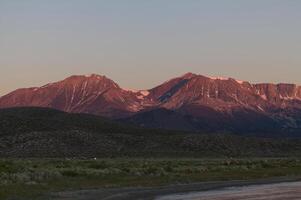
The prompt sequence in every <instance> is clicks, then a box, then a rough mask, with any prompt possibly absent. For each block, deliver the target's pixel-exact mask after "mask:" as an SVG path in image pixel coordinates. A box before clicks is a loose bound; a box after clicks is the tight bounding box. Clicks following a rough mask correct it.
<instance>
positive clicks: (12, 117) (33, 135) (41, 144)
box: [0, 108, 301, 158]
mask: <svg viewBox="0 0 301 200" xmlns="http://www.w3.org/2000/svg"><path fill="white" fill-rule="evenodd" d="M294 155H301V140H299V139H281V140H279V139H272V138H269V139H265V138H255V137H242V136H236V135H227V134H217V133H216V134H202V133H187V132H176V131H167V130H159V129H158V130H154V129H142V128H136V127H133V126H128V125H122V124H119V123H116V122H112V121H110V120H107V119H104V118H102V117H98V116H93V115H87V114H70V113H65V112H61V111H57V110H52V109H46V108H12V109H2V110H0V156H1V157H83V158H85V157H124V156H126V157H167V156H169V157H246V156H256V157H260V156H265V157H266V156H294Z"/></svg>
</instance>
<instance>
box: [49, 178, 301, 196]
mask: <svg viewBox="0 0 301 200" xmlns="http://www.w3.org/2000/svg"><path fill="white" fill-rule="evenodd" d="M300 180H301V178H300V177H298V178H290V177H281V178H272V179H261V180H252V181H218V182H202V183H194V184H183V185H169V186H164V187H135V188H114V189H94V190H80V191H64V192H59V193H52V194H49V195H47V196H45V197H44V198H43V199H47V200H153V199H155V198H156V197H159V196H163V195H169V194H175V193H186V192H194V191H208V190H213V189H221V188H225V187H235V186H247V185H260V184H270V183H281V182H294V181H300Z"/></svg>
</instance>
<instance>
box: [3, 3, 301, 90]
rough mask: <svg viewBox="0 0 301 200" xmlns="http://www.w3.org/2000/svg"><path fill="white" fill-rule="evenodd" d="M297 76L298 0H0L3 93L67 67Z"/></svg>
mask: <svg viewBox="0 0 301 200" xmlns="http://www.w3.org/2000/svg"><path fill="white" fill-rule="evenodd" d="M186 72H194V73H197V74H203V75H208V76H224V77H234V78H237V79H242V80H247V81H250V82H275V83H276V82H290V83H292V82H294V83H297V84H301V79H300V75H301V1H300V0H0V74H1V77H0V95H4V94H6V93H7V92H9V91H12V90H14V89H16V88H20V87H30V86H41V85H44V84H46V83H48V82H54V81H58V80H61V79H64V78H66V77H67V76H70V75H72V74H90V73H97V74H101V75H106V76H108V77H109V78H111V79H113V80H114V81H116V82H117V83H118V84H119V85H120V86H121V87H123V88H131V89H148V88H151V87H154V86H156V85H158V84H160V83H161V82H163V81H165V80H167V79H170V78H172V77H175V76H179V75H181V74H184V73H186Z"/></svg>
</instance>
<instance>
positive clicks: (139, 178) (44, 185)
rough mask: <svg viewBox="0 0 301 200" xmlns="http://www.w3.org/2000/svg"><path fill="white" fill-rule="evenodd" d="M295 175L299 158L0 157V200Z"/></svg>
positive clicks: (188, 187) (153, 191)
mask: <svg viewBox="0 0 301 200" xmlns="http://www.w3.org/2000/svg"><path fill="white" fill-rule="evenodd" d="M297 177H301V159H298V158H254V159H188V158H179V159H138V158H137V159H136V158H122V159H121V158H120V159H85V160H79V159H2V160H0V199H70V198H68V195H71V197H72V198H71V199H81V197H83V196H81V195H80V194H88V195H92V196H90V197H91V198H87V196H86V197H85V198H84V199H101V198H100V196H101V195H103V196H105V195H107V196H108V197H109V196H110V195H111V194H114V195H117V197H116V196H115V198H113V197H112V198H110V199H122V198H121V196H123V197H127V196H129V195H127V194H128V193H130V194H134V195H135V194H136V193H137V192H138V195H144V194H149V195H148V197H149V198H151V197H153V196H154V195H157V194H165V193H173V192H174V191H183V192H185V191H194V190H195V189H196V187H197V188H198V189H197V190H199V188H200V187H204V188H205V189H206V188H207V187H209V188H207V189H210V188H214V187H222V186H229V184H230V185H231V184H232V185H233V184H234V185H241V184H252V183H253V184H254V183H260V182H262V183H267V182H281V181H288V180H296V179H297ZM259 179H260V180H261V181H259V182H258V181H255V182H253V181H251V182H249V181H250V180H259ZM234 180H243V181H234ZM246 180H249V181H248V182H245V181H246ZM208 181H210V183H208ZM213 181H215V182H213ZM216 181H218V182H216ZM220 181H227V182H220ZM228 181H230V182H228ZM200 182H203V183H200ZM204 182H206V183H204ZM195 183H199V184H195ZM183 184H184V185H183ZM224 184H226V185H224ZM167 185H171V186H167ZM120 188H127V189H120ZM130 188H132V189H130ZM93 189H94V190H93ZM95 189H97V190H95ZM61 191H80V192H61ZM87 191H88V193H87ZM162 192H163V193H162ZM95 194H96V196H95ZM118 194H119V196H118ZM120 195H121V196H120ZM76 197H77V198H76ZM96 197H97V198H96ZM140 197H141V196H140ZM124 199H126V198H124Z"/></svg>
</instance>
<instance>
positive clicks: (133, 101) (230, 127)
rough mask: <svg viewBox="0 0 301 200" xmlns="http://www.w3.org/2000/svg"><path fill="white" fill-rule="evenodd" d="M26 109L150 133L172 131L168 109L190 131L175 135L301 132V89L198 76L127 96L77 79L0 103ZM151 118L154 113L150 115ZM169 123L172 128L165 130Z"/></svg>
mask: <svg viewBox="0 0 301 200" xmlns="http://www.w3.org/2000/svg"><path fill="white" fill-rule="evenodd" d="M24 106H35V107H49V108H54V109H58V110H62V111H65V112H70V113H88V114H95V115H100V116H104V117H108V118H111V119H124V121H125V122H131V123H134V124H138V125H143V126H146V127H150V128H168V129H170V128H171V129H172V128H173V127H172V123H171V121H169V119H167V118H166V117H167V116H168V115H166V114H167V113H165V112H161V113H162V117H161V116H160V115H158V114H157V113H160V109H167V110H170V111H173V112H174V114H175V115H173V117H174V119H177V121H174V123H175V124H176V123H184V124H187V127H182V126H178V125H175V126H174V127H175V129H176V127H182V128H183V129H184V130H185V129H187V130H195V129H196V130H204V129H206V130H207V129H208V130H212V131H220V130H222V131H231V132H232V131H234V132H244V131H245V132H250V131H255V132H257V131H264V132H273V131H276V132H279V130H280V131H283V132H292V131H293V132H296V131H297V132H298V131H300V130H301V120H299V118H300V116H301V86H298V85H296V84H286V83H279V84H272V83H259V84H252V83H249V82H247V81H241V80H237V79H233V78H223V77H207V76H203V75H197V74H193V73H186V74H184V75H182V76H179V77H176V78H173V79H170V80H168V81H166V82H164V83H162V84H160V85H158V86H156V87H154V88H152V89H149V90H126V89H123V88H122V87H120V86H119V85H118V84H117V83H115V82H114V81H113V80H111V79H109V78H107V77H106V76H101V75H97V74H91V75H74V76H70V77H68V78H66V79H64V80H62V81H58V82H54V83H49V84H46V85H44V86H42V87H32V88H22V89H18V90H15V91H13V92H11V93H9V94H7V95H4V96H2V97H0V108H8V107H24ZM155 110H158V112H156V111H155ZM147 112H151V113H150V115H147ZM141 113H146V114H141ZM154 113H156V115H154V116H155V117H157V119H156V120H153V121H152V120H150V118H149V117H150V116H152V114H154ZM154 116H153V117H152V118H151V119H154ZM139 117H140V118H139ZM144 117H145V119H143V118H144ZM181 119H182V120H181ZM184 119H185V120H184ZM187 119H189V120H188V121H186V120H187ZM160 120H162V121H160ZM183 120H184V121H185V122H184V121H183ZM151 121H152V122H151ZM155 121H157V123H155ZM165 123H166V124H169V126H167V127H164V126H163V125H164V124H165ZM162 126H163V127H162Z"/></svg>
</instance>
